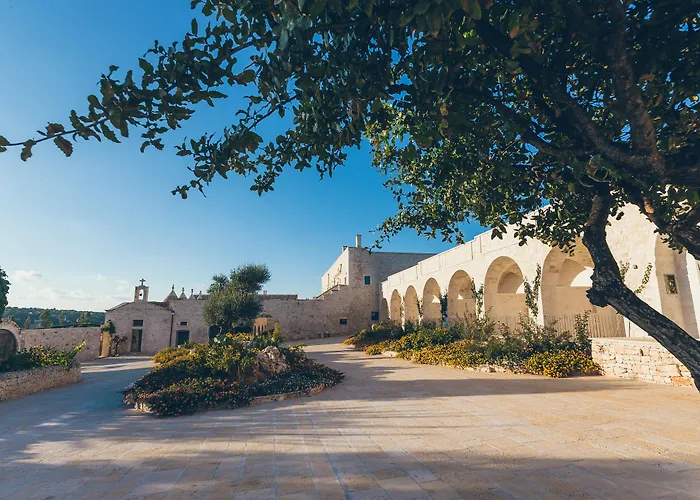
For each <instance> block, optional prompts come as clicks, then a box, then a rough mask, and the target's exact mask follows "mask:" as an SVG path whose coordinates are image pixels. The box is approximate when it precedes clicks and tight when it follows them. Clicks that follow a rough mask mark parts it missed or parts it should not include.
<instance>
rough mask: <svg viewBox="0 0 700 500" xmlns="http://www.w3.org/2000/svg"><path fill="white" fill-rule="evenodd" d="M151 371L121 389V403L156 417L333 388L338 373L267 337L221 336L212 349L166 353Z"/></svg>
mask: <svg viewBox="0 0 700 500" xmlns="http://www.w3.org/2000/svg"><path fill="white" fill-rule="evenodd" d="M154 361H155V362H156V363H158V364H157V366H156V367H155V368H153V370H151V371H150V372H149V373H147V374H146V375H144V376H143V377H142V378H141V379H139V380H138V381H136V382H135V383H134V384H133V385H131V386H130V387H128V388H127V389H125V391H124V402H125V403H126V404H128V405H130V406H133V407H134V408H136V409H137V410H140V411H147V412H151V413H154V414H156V415H159V416H175V415H184V414H192V413H195V412H197V411H202V410H210V409H221V408H237V407H240V406H248V405H251V404H255V403H256V398H261V397H268V396H279V395H287V396H289V395H307V394H314V393H316V392H319V391H320V390H322V389H323V388H325V387H331V386H334V385H336V384H338V383H339V382H340V381H341V380H342V379H343V374H342V373H340V372H338V371H337V370H333V369H332V368H328V367H326V366H324V365H321V364H319V363H316V362H315V361H313V360H310V359H308V358H307V357H306V355H305V354H304V352H303V351H302V350H301V348H300V347H298V346H297V347H282V346H281V345H280V341H279V340H277V339H273V338H272V337H270V336H267V335H258V336H252V335H231V334H228V335H225V336H222V337H217V338H216V339H215V340H214V341H213V342H212V343H211V344H197V345H193V346H187V347H184V348H183V347H179V348H167V349H164V350H163V351H161V352H160V353H158V354H156V356H155V357H154Z"/></svg>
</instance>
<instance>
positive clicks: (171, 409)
mask: <svg viewBox="0 0 700 500" xmlns="http://www.w3.org/2000/svg"><path fill="white" fill-rule="evenodd" d="M143 402H144V403H145V404H147V405H148V406H149V407H150V408H151V410H152V411H153V412H154V413H156V414H157V415H160V416H176V415H187V414H192V413H195V412H196V411H197V410H200V409H206V408H236V407H238V406H244V405H247V404H248V403H249V402H250V397H249V396H248V393H247V390H246V389H245V388H244V387H241V386H240V385H239V384H237V383H235V382H229V381H226V380H219V379H214V378H205V379H196V378H189V379H185V380H182V381H180V383H178V384H172V385H170V386H168V387H166V388H164V389H161V390H159V391H157V392H154V393H152V394H147V395H145V396H144V397H143Z"/></svg>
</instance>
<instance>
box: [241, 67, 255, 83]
mask: <svg viewBox="0 0 700 500" xmlns="http://www.w3.org/2000/svg"><path fill="white" fill-rule="evenodd" d="M238 78H239V79H240V80H242V81H243V83H250V82H252V81H255V71H253V70H252V69H247V70H245V71H244V72H243V73H241V74H240V75H238Z"/></svg>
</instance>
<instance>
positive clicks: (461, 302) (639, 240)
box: [381, 207, 700, 338]
mask: <svg viewBox="0 0 700 500" xmlns="http://www.w3.org/2000/svg"><path fill="white" fill-rule="evenodd" d="M608 242H609V244H610V247H611V250H612V252H613V255H614V256H615V258H616V259H617V260H618V262H620V263H623V264H628V265H629V271H628V273H627V275H626V278H625V279H626V282H627V284H628V286H630V288H632V289H635V288H637V287H638V286H639V285H640V284H641V282H642V279H643V276H644V272H645V270H646V269H647V266H648V265H651V276H650V280H649V283H648V284H647V285H646V286H645V287H644V289H643V291H642V292H641V294H640V298H641V299H643V300H644V301H645V302H647V303H648V304H650V305H651V306H652V307H654V308H655V309H657V310H658V311H660V312H662V313H663V314H664V315H666V316H667V317H669V318H670V319H671V320H673V321H674V322H676V323H677V324H678V325H679V326H681V327H683V328H684V329H685V330H686V331H687V332H688V333H689V334H690V335H692V336H694V337H696V338H698V337H700V335H699V329H698V325H699V323H700V264H699V263H698V261H696V260H695V259H694V258H693V257H692V256H691V255H689V254H687V253H686V252H683V253H678V252H674V251H673V250H671V248H669V247H668V245H666V244H665V243H664V242H663V241H662V240H661V238H660V237H659V235H658V234H657V233H655V232H654V227H653V226H652V224H651V223H649V221H648V220H647V219H646V218H645V217H643V216H642V215H641V214H640V213H639V211H638V210H635V209H632V208H631V207H629V208H628V209H627V210H626V213H625V216H624V217H623V218H622V219H621V220H619V221H611V226H610V227H609V228H608ZM537 266H540V267H541V269H542V285H541V289H540V294H539V313H538V318H537V320H538V322H539V323H540V324H549V325H555V326H556V327H557V328H559V329H567V330H572V329H573V325H574V320H575V316H576V315H578V314H583V313H585V312H588V313H589V315H590V316H589V330H590V333H591V336H593V337H647V334H646V333H645V332H644V331H643V330H641V329H640V328H639V327H637V326H636V325H634V324H631V323H630V322H628V321H627V320H625V319H623V317H622V316H620V315H619V314H617V313H616V312H615V311H614V310H613V309H612V308H611V307H604V308H599V307H596V306H594V305H593V304H591V303H590V302H589V301H588V298H587V296H586V290H587V289H588V288H589V287H590V284H591V274H592V271H593V263H592V261H591V257H590V255H589V253H588V250H587V249H586V248H585V247H584V246H583V244H581V243H580V242H579V243H578V244H577V245H576V247H575V251H574V253H573V255H569V254H566V253H564V252H563V251H561V250H560V249H558V248H551V247H549V246H547V245H545V244H543V243H541V242H539V241H536V240H530V241H528V243H527V244H526V245H524V246H520V245H519V244H518V240H517V239H516V238H515V237H514V236H513V231H512V230H511V231H508V233H507V234H506V235H504V237H503V239H492V238H491V234H490V232H489V231H487V232H485V233H483V234H480V235H479V236H477V237H476V238H474V239H473V240H471V241H469V242H467V243H465V244H463V245H459V246H457V247H455V248H452V249H450V250H448V251H446V252H443V253H440V254H438V255H434V256H431V257H429V258H427V259H425V260H422V261H421V262H418V263H417V264H416V265H414V266H410V267H407V268H406V269H403V270H402V271H400V272H397V273H394V274H391V275H390V276H389V277H388V279H387V280H385V281H384V282H383V283H382V306H381V311H382V315H381V318H382V319H389V318H391V319H392V320H395V321H401V322H404V321H413V322H416V321H418V320H419V316H420V315H419V304H420V305H421V306H422V313H423V315H422V319H423V320H424V321H425V320H428V321H433V322H439V321H440V320H441V316H442V310H441V306H440V297H441V296H443V297H447V315H448V320H449V321H455V320H459V318H461V317H463V316H464V315H465V313H468V312H473V311H474V308H475V300H474V297H473V294H472V286H471V284H472V282H473V283H474V285H475V288H476V289H479V287H480V286H481V285H483V286H484V307H485V308H486V309H488V310H489V311H490V314H491V316H492V317H493V318H494V319H495V320H497V321H499V322H501V323H504V324H506V325H508V326H511V327H512V326H514V325H515V323H517V321H518V319H519V315H520V314H526V313H527V307H526V305H525V293H524V282H525V280H529V281H532V280H533V278H534V277H535V275H536V272H537Z"/></svg>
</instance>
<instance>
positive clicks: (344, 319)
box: [340, 318, 348, 325]
mask: <svg viewBox="0 0 700 500" xmlns="http://www.w3.org/2000/svg"><path fill="white" fill-rule="evenodd" d="M340 324H341V325H347V324H348V320H347V318H340Z"/></svg>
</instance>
